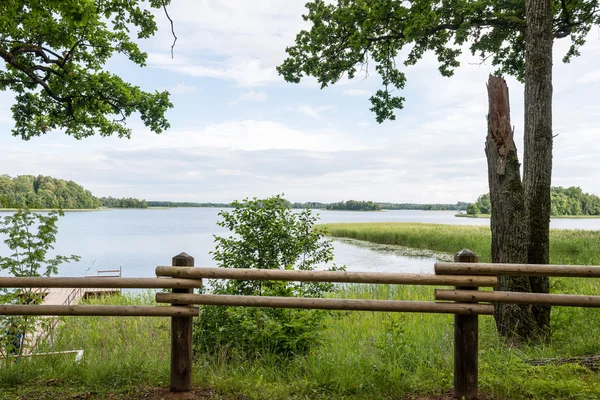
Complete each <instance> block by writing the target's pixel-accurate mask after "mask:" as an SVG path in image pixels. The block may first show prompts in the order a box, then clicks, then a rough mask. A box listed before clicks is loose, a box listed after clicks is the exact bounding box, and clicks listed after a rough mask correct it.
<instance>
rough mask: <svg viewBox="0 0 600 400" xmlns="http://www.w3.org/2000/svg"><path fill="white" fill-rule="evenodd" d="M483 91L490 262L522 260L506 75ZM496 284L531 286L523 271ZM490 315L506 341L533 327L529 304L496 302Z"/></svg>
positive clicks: (521, 216) (521, 213)
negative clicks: (489, 207) (488, 192)
mask: <svg viewBox="0 0 600 400" xmlns="http://www.w3.org/2000/svg"><path fill="white" fill-rule="evenodd" d="M487 91H488V105H489V107H488V110H489V111H488V116H487V120H488V133H487V138H486V142H485V155H486V158H487V163H488V182H489V186H490V202H491V207H492V211H491V218H490V228H491V231H492V262H493V263H499V264H500V263H517V264H525V263H527V239H528V234H527V224H526V222H527V217H526V210H525V195H524V191H523V185H522V184H521V169H520V167H521V165H520V163H519V157H518V155H517V147H516V145H515V142H514V139H513V133H514V132H513V127H512V126H511V123H510V104H509V96H508V86H507V85H506V81H505V80H504V79H503V78H501V77H497V76H492V75H490V77H489V79H488V85H487ZM496 290H500V291H512V292H531V282H530V278H529V277H525V276H504V275H502V276H499V277H498V286H497V287H496ZM494 317H495V319H496V327H497V329H498V332H499V333H500V334H501V335H502V336H504V337H505V338H507V339H508V340H509V341H511V342H518V341H520V340H521V339H522V338H527V337H528V335H534V334H535V332H536V329H537V327H536V324H535V318H534V316H533V312H532V307H531V306H524V305H517V304H502V303H500V304H495V308H494Z"/></svg>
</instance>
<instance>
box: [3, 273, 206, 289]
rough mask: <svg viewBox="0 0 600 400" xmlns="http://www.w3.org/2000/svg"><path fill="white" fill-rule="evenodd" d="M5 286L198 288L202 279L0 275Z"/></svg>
mask: <svg viewBox="0 0 600 400" xmlns="http://www.w3.org/2000/svg"><path fill="white" fill-rule="evenodd" d="M0 287H5V288H37V287H39V288H131V289H137V288H141V289H169V288H199V287H202V281H201V280H198V279H180V278H114V277H102V276H100V277H87V278H79V277H52V278H46V277H39V278H38V277H24V278H15V277H0Z"/></svg>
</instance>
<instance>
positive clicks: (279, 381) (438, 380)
mask: <svg viewBox="0 0 600 400" xmlns="http://www.w3.org/2000/svg"><path fill="white" fill-rule="evenodd" d="M558 282H559V284H560V285H562V287H563V288H564V289H568V290H569V291H571V292H573V291H575V292H582V293H590V292H596V293H598V291H599V290H600V283H598V282H597V281H593V280H581V279H580V280H577V279H561V280H559V281H558ZM332 296H336V297H345V298H361V299H396V300H402V299H411V300H432V298H433V290H432V288H429V287H423V286H397V285H396V286H389V285H345V286H340V287H338V292H337V293H335V294H332ZM93 302H94V303H96V304H104V303H111V304H115V303H117V304H147V303H152V298H151V296H149V295H147V294H137V295H127V296H123V297H116V298H105V299H100V300H94V301H93ZM552 326H553V334H552V339H551V340H550V342H548V343H546V344H543V345H531V346H522V347H519V348H511V347H507V346H505V345H504V344H503V343H502V342H501V340H500V339H498V335H497V334H496V329H495V324H494V321H493V319H492V318H491V317H488V316H485V317H484V316H482V317H481V318H480V389H481V391H482V392H484V393H487V394H491V395H493V396H495V397H497V398H502V399H522V398H531V399H559V398H560V399H582V400H583V399H600V374H598V373H595V372H590V371H588V370H586V369H584V368H583V367H579V366H577V365H564V366H544V367H533V366H530V365H528V364H527V363H526V361H527V360H530V359H537V358H546V357H561V356H577V355H585V354H597V353H600V341H598V340H597V336H596V335H595V334H594V333H593V331H592V330H593V329H595V328H597V327H598V326H600V313H598V312H597V310H593V309H587V310H586V309H577V308H561V307H554V308H553V312H552ZM322 334H323V342H322V343H321V344H319V345H318V346H316V347H315V348H314V349H312V350H311V351H310V352H309V353H308V354H306V355H302V356H296V357H292V358H278V357H275V356H272V355H269V354H260V355H257V356H256V357H252V358H245V357H242V356H240V355H239V354H237V355H234V354H230V353H228V352H227V350H226V349H223V350H222V351H221V352H220V353H219V354H218V355H216V356H209V355H205V354H200V355H198V356H197V357H196V359H195V365H194V374H195V376H194V384H195V385H198V386H203V387H211V388H213V389H215V390H216V391H217V392H218V393H220V394H221V395H223V396H226V397H227V398H229V397H230V396H231V397H237V396H242V395H243V396H245V397H246V398H249V399H289V398H296V399H309V398H310V399H386V398H389V399H392V398H401V397H402V396H403V394H405V393H419V394H421V395H430V394H431V395H435V394H443V393H448V392H449V391H450V390H451V388H452V371H453V359H452V357H453V356H452V346H453V317H452V316H450V315H439V314H418V313H415V314H411V313H382V312H332V313H330V314H328V317H327V319H326V321H325V323H324V326H323V332H322ZM169 335H170V332H169V319H168V318H150V317H145V318H138V317H126V318H125V317H114V318H113V317H65V318H64V319H63V321H62V323H61V329H60V332H59V334H58V336H57V337H56V340H55V342H54V344H53V345H48V346H47V348H46V349H44V350H48V351H59V350H72V349H83V350H84V351H85V357H84V361H83V364H80V365H79V364H75V363H73V360H72V358H66V357H63V356H60V357H44V358H42V357H39V358H36V359H30V360H25V359H21V360H19V362H17V363H13V364H12V365H10V366H3V367H0V387H3V388H5V389H8V390H4V391H3V393H11V390H12V391H13V392H12V393H14V390H15V388H18V387H21V388H26V387H27V388H28V389H27V390H29V392H26V393H27V394H31V393H38V392H39V391H47V390H48V386H47V385H48V382H55V381H57V380H58V382H59V383H58V386H57V387H54V388H52V390H53V393H54V396H55V397H56V396H58V398H60V397H61V396H64V394H65V391H69V390H70V391H73V390H75V391H76V392H75V394H74V395H73V396H76V395H77V393H81V392H85V393H87V392H90V391H91V392H94V393H100V394H102V393H104V394H105V395H106V396H109V395H108V393H113V392H115V393H123V392H126V393H132V392H133V393H135V390H136V388H138V387H147V386H163V387H164V386H167V385H168V377H169V363H170V359H169V345H170V338H169ZM77 388H79V392H77ZM20 390H25V389H20ZM0 392H2V391H0ZM57 393H58V394H57ZM20 397H25V398H28V397H34V396H33V395H31V396H28V395H25V396H23V394H22V392H20ZM0 398H3V396H2V395H0ZM4 398H15V397H4ZM99 398H103V397H102V395H100V397H99ZM134 398H135V397H134Z"/></svg>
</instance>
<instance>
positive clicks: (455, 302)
mask: <svg viewBox="0 0 600 400" xmlns="http://www.w3.org/2000/svg"><path fill="white" fill-rule="evenodd" d="M477 261H478V257H477V255H475V254H474V253H472V252H470V251H469V250H461V251H460V252H458V253H457V254H456V255H455V256H454V263H436V264H435V272H436V274H435V275H431V274H401V273H362V272H342V271H335V272H328V271H285V270H256V269H252V270H247V269H227V268H195V267H194V258H193V257H191V256H189V255H187V254H186V253H181V254H179V255H178V256H175V257H173V263H172V266H159V267H157V268H156V275H157V278H115V277H96V278H93V279H87V278H0V287H7V288H8V287H13V288H17V287H21V288H23V287H25V288H48V287H58V288H85V287H94V288H167V289H172V293H157V294H156V301H157V302H158V303H167V304H170V306H168V307H165V306H91V305H53V306H45V305H0V315H96V316H162V317H171V372H170V378H171V382H170V389H171V391H173V392H186V391H190V390H191V389H192V323H193V317H198V316H199V308H198V307H195V306H193V305H227V306H245V307H271V308H309V309H310V308H316V309H329V310H357V311H384V312H418V313H440V314H443V313H446V314H454V394H455V396H456V397H458V398H468V399H473V398H476V397H477V396H478V316H479V315H492V314H493V312H494V305H493V304H485V303H500V302H505V303H526V304H548V305H561V306H576V307H600V296H573V295H554V294H553V295H550V294H531V293H516V292H497V291H496V292H491V291H479V290H478V288H479V287H488V288H489V287H495V286H496V285H497V281H498V278H497V276H499V275H525V276H576V277H600V267H582V266H556V265H517V264H514V265H511V264H475V263H477ZM207 278H214V279H243V280H280V281H299V282H331V283H336V282H343V283H363V284H364V283H371V284H405V285H429V286H454V287H455V289H454V290H448V289H435V292H434V293H435V301H409V300H406V301H405V300H352V299H313V298H289V297H266V296H262V297H261V296H229V295H207V294H194V293H193V290H194V288H201V287H202V280H203V279H207ZM480 302H484V304H481V303H480Z"/></svg>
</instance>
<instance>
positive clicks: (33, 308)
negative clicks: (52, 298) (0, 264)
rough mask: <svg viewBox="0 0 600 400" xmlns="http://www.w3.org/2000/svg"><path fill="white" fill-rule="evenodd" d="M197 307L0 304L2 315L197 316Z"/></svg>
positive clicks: (0, 313)
mask: <svg viewBox="0 0 600 400" xmlns="http://www.w3.org/2000/svg"><path fill="white" fill-rule="evenodd" d="M198 314H199V309H198V308H197V307H183V306H179V307H163V306H80V305H21V304H18V305H12V304H11V305H0V315H79V316H106V317H108V316H114V317H173V316H179V317H186V318H189V317H197V316H198Z"/></svg>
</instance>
